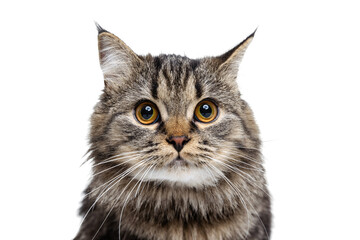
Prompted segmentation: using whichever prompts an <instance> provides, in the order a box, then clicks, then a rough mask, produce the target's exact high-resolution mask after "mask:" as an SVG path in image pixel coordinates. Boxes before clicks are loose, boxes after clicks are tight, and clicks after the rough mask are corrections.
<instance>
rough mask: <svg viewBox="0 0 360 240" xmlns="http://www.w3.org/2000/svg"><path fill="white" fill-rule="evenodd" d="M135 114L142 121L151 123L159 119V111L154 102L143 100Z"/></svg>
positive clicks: (147, 123) (145, 123) (146, 123)
mask: <svg viewBox="0 0 360 240" xmlns="http://www.w3.org/2000/svg"><path fill="white" fill-rule="evenodd" d="M135 116H136V119H137V120H138V121H139V122H140V123H142V124H144V125H150V124H153V123H155V122H157V120H158V119H159V111H158V109H157V107H156V105H155V104H153V103H152V102H143V103H140V104H139V105H138V106H137V107H136V109H135Z"/></svg>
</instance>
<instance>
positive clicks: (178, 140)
mask: <svg viewBox="0 0 360 240" xmlns="http://www.w3.org/2000/svg"><path fill="white" fill-rule="evenodd" d="M188 141H189V140H188V138H187V137H186V136H172V137H170V138H169V139H168V140H167V142H168V143H170V144H172V145H173V146H174V148H175V149H176V151H178V152H180V151H181V149H182V148H183V147H184V145H185V144H186V143H187V142H188Z"/></svg>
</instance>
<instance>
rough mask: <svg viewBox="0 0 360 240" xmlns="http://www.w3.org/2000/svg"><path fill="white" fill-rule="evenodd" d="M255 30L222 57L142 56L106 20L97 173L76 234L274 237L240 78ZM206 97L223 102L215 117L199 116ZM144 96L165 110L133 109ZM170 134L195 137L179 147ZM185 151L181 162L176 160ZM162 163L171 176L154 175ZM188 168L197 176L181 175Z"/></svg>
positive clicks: (95, 138)
mask: <svg viewBox="0 0 360 240" xmlns="http://www.w3.org/2000/svg"><path fill="white" fill-rule="evenodd" d="M253 36H254V35H253V34H252V35H251V36H249V37H248V38H247V39H246V40H244V41H243V42H242V43H240V44H239V45H238V46H236V47H235V48H233V49H232V50H230V51H229V52H227V53H225V54H224V55H222V56H219V57H210V58H203V59H197V60H193V59H189V58H186V57H181V56H175V55H160V56H157V57H153V56H151V55H147V56H138V55H136V54H135V53H133V52H132V50H131V49H130V48H129V47H128V46H126V45H125V43H123V42H122V41H121V40H120V39H118V38H117V37H116V36H115V35H113V34H111V33H109V32H107V31H105V30H103V29H101V28H99V51H100V63H101V66H102V69H103V72H104V78H105V89H104V93H103V94H102V95H101V98H100V101H99V103H98V104H97V105H96V107H95V109H94V113H93V115H92V118H91V132H90V144H91V147H90V154H91V155H90V157H91V159H92V161H93V178H92V180H91V182H90V184H89V187H88V188H87V190H86V191H85V193H86V195H85V197H84V200H83V205H82V207H81V210H80V213H81V215H82V216H84V217H85V218H84V221H83V222H82V225H81V227H80V230H79V232H78V234H77V236H76V237H75V240H90V239H98V240H105V239H106V240H112V239H120V238H121V239H124V240H125V239H154V240H155V239H159V240H162V239H164V240H165V239H174V240H182V239H183V240H185V239H199V240H201V239H208V240H212V239H216V240H217V239H223V240H225V239H248V240H263V239H268V238H269V236H270V229H271V213H270V197H269V195H268V190H267V187H266V181H265V177H264V168H263V166H262V159H261V153H260V147H261V141H260V138H259V130H258V127H257V125H256V123H255V120H254V118H253V114H252V111H251V109H250V108H249V106H248V105H247V103H246V102H245V101H244V100H242V99H241V98H240V93H239V91H238V88H237V84H236V75H237V70H238V64H239V62H240V60H241V58H242V56H243V54H244V52H245V50H246V48H247V46H248V45H249V43H250V42H251V40H252V38H253ZM203 99H211V100H212V101H214V102H216V105H217V106H218V110H219V115H218V117H217V118H216V119H215V120H214V121H213V122H211V123H207V124H205V123H200V122H198V121H196V120H195V119H194V109H195V107H196V105H197V104H198V103H199V102H200V101H202V100H203ZM144 100H146V101H151V102H153V103H154V104H156V106H157V108H158V110H159V112H160V119H159V121H158V122H156V123H155V124H152V125H142V124H141V123H139V122H138V121H137V120H136V118H135V116H134V108H135V107H136V106H137V104H138V103H139V101H144ZM172 136H186V137H187V139H189V141H188V142H187V143H186V144H185V145H184V147H183V149H182V150H181V151H180V152H177V151H176V150H175V149H174V147H173V146H172V145H171V144H169V141H168V139H169V138H170V137H172ZM139 151H141V152H139ZM118 155H119V156H118ZM179 156H181V158H183V159H185V161H181V164H178V162H176V161H175V160H174V159H175V158H176V157H179ZM141 164H142V165H141ZM160 169H162V170H164V169H165V170H164V171H165V172H166V174H163V175H164V176H162V177H164V178H165V179H163V180H157V179H156V177H159V176H160V175H161V174H162V172H157V173H158V176H155V175H151V172H152V171H153V172H154V171H155V170H156V171H160ZM205 170H206V171H205ZM181 171H183V172H185V175H184V178H186V177H188V176H189V177H194V178H193V180H191V178H190V180H184V179H182V178H179V177H177V174H180V173H179V172H181ZM196 171H200V172H201V171H202V173H203V174H201V175H196V174H195V173H196ZM187 172H188V174H186V173H187ZM207 173H208V175H207ZM203 175H207V177H208V178H206V177H204V176H203ZM139 176H141V177H139ZM142 177H143V178H142ZM146 177H148V178H146ZM174 179H175V180H174ZM119 227H120V236H119Z"/></svg>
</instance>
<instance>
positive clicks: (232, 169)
mask: <svg viewBox="0 0 360 240" xmlns="http://www.w3.org/2000/svg"><path fill="white" fill-rule="evenodd" d="M209 158H210V159H212V160H214V161H215V162H218V163H220V164H223V165H224V166H225V167H227V168H228V169H230V170H231V171H232V172H234V173H236V174H238V175H239V176H241V177H242V178H243V179H245V180H247V181H248V182H249V183H250V184H252V185H253V186H255V187H257V188H259V189H260V190H261V191H262V192H264V193H265V194H266V195H267V196H269V197H270V198H271V196H270V195H269V194H268V193H267V192H266V191H265V190H264V189H263V188H262V187H260V186H258V185H257V184H255V182H257V181H256V180H255V179H254V178H253V177H251V175H249V174H248V173H245V172H244V171H242V170H241V169H239V168H238V167H239V166H238V167H233V166H231V165H229V164H226V163H224V162H222V161H220V160H217V159H214V158H211V157H209ZM246 169H247V168H246ZM242 174H245V175H247V176H248V177H249V178H250V179H251V180H253V182H252V181H251V180H249V179H247V178H246V177H244V176H243V175H242Z"/></svg>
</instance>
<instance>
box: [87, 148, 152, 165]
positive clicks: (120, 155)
mask: <svg viewBox="0 0 360 240" xmlns="http://www.w3.org/2000/svg"><path fill="white" fill-rule="evenodd" d="M142 152H145V150H139V151H133V152H124V153H120V154H118V155H115V156H112V157H109V158H106V159H104V160H102V161H101V162H99V163H96V164H94V165H93V167H95V166H98V165H101V164H105V163H108V162H113V161H117V160H120V159H123V158H127V157H128V155H141V154H139V153H142Z"/></svg>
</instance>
